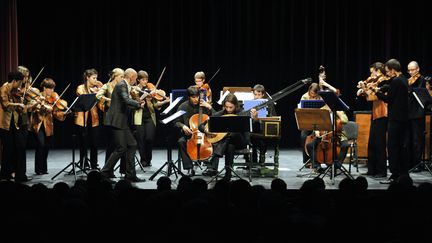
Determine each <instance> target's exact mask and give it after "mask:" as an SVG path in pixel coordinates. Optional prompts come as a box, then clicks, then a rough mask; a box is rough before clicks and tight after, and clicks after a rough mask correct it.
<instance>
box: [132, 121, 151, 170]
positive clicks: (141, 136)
mask: <svg viewBox="0 0 432 243" xmlns="http://www.w3.org/2000/svg"><path fill="white" fill-rule="evenodd" d="M155 133H156V126H155V125H154V123H153V120H152V119H151V118H148V119H143V121H142V124H141V125H138V126H135V137H136V140H137V143H138V151H139V154H140V157H141V163H142V164H150V163H151V160H152V154H153V140H154V136H155Z"/></svg>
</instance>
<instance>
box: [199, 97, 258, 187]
mask: <svg viewBox="0 0 432 243" xmlns="http://www.w3.org/2000/svg"><path fill="white" fill-rule="evenodd" d="M222 105H223V109H222V110H221V111H218V112H216V113H214V114H213V115H214V116H222V115H228V114H236V115H238V114H239V113H240V112H242V111H243V109H241V108H240V104H239V102H238V100H237V97H236V96H235V95H234V94H228V95H227V96H226V97H225V99H224V100H223V102H222ZM251 116H252V118H253V119H254V120H257V119H258V113H257V111H256V110H255V109H252V110H251ZM249 135H250V134H249V132H245V133H235V132H231V133H228V134H227V135H226V136H225V137H224V138H223V139H222V140H221V141H219V142H217V143H216V144H213V147H214V148H213V157H212V159H211V160H210V166H208V167H207V170H206V171H204V172H203V175H206V176H214V175H216V174H217V169H218V167H219V158H221V157H223V156H224V155H225V168H227V169H226V170H225V175H224V178H223V179H224V180H227V181H229V180H231V167H232V165H233V163H234V151H235V150H236V149H244V148H246V146H247V145H248V144H249V142H250V136H249ZM228 167H229V168H228Z"/></svg>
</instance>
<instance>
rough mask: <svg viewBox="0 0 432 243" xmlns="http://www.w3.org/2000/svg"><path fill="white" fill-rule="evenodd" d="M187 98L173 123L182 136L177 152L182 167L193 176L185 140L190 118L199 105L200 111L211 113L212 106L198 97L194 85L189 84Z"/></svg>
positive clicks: (188, 134)
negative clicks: (179, 115) (181, 111)
mask: <svg viewBox="0 0 432 243" xmlns="http://www.w3.org/2000/svg"><path fill="white" fill-rule="evenodd" d="M187 94H188V97H189V98H188V100H187V101H185V102H183V103H182V104H181V105H180V106H179V107H178V109H177V110H178V111H180V110H183V111H186V113H185V114H183V115H182V116H181V117H179V118H178V120H177V121H176V123H175V127H177V128H179V129H180V131H181V134H182V136H181V137H180V138H179V140H178V144H179V153H180V157H181V159H182V162H183V168H184V169H185V170H188V172H187V174H186V175H188V176H194V175H195V171H194V169H193V164H192V160H191V158H190V157H189V155H188V153H187V148H186V144H187V140H188V138H190V137H191V136H192V130H191V126H190V124H189V120H190V118H191V117H192V116H193V115H195V114H198V113H199V109H200V106H201V107H202V113H203V114H207V115H211V114H212V106H211V105H210V104H209V103H207V102H205V101H203V100H202V99H200V98H199V89H198V87H196V86H190V87H189V88H188V89H187Z"/></svg>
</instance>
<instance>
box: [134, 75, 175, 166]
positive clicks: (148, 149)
mask: <svg viewBox="0 0 432 243" xmlns="http://www.w3.org/2000/svg"><path fill="white" fill-rule="evenodd" d="M148 80H149V75H148V73H147V72H146V71H143V70H141V71H139V72H138V79H137V81H138V85H137V86H136V87H137V88H138V89H139V90H146V91H145V93H144V96H145V99H144V102H145V105H144V106H143V108H140V109H137V110H135V113H134V121H133V125H134V128H135V138H136V140H137V143H138V152H139V154H140V160H141V164H142V165H143V166H151V161H152V154H153V140H154V137H155V133H156V124H157V120H156V119H157V117H156V110H159V109H160V108H161V106H162V105H164V104H166V103H168V102H169V101H170V100H169V98H167V99H164V100H162V101H158V100H156V99H155V98H154V97H153V95H152V94H151V93H152V92H156V91H154V90H151V88H150V87H151V84H150V83H149V82H148ZM140 96H141V95H140Z"/></svg>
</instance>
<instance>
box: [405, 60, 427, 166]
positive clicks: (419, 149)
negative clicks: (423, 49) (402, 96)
mask: <svg viewBox="0 0 432 243" xmlns="http://www.w3.org/2000/svg"><path fill="white" fill-rule="evenodd" d="M408 73H409V75H410V78H409V79H408V93H409V94H408V102H409V103H408V104H409V105H408V109H409V113H408V130H407V135H406V136H407V142H406V144H407V148H408V155H409V157H408V168H413V167H415V166H416V165H417V164H419V163H421V161H422V155H423V148H424V143H425V139H424V133H425V116H426V114H425V109H424V108H422V107H421V106H420V104H419V103H418V101H417V99H416V98H415V97H414V94H413V89H414V88H425V87H426V81H425V78H424V77H423V75H421V74H420V66H419V64H418V63H417V62H416V61H412V62H410V63H409V64H408ZM422 169H423V168H420V167H416V168H415V170H414V172H419V171H421V170H422Z"/></svg>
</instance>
